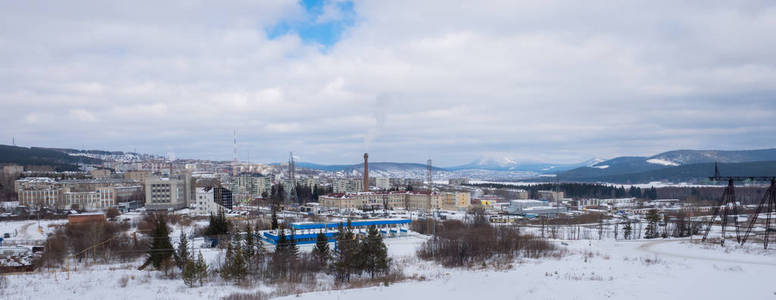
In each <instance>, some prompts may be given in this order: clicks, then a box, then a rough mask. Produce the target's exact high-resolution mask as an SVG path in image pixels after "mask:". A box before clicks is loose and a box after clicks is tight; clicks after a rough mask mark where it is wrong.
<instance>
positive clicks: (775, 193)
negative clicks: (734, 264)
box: [741, 178, 776, 249]
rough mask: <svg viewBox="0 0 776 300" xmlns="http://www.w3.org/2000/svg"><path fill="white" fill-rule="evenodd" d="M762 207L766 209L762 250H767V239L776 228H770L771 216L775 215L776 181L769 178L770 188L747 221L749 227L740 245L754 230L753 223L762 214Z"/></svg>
mask: <svg viewBox="0 0 776 300" xmlns="http://www.w3.org/2000/svg"><path fill="white" fill-rule="evenodd" d="M763 206H767V209H766V210H765V230H764V231H763V248H764V249H768V237H769V236H770V234H771V232H776V228H771V227H772V226H771V215H774V214H776V179H774V178H771V186H770V187H768V190H767V191H766V192H765V195H763V199H762V200H761V201H760V204H759V205H757V210H755V211H754V214H753V215H752V219H751V220H750V221H749V226H747V227H746V233H744V238H743V239H741V245H743V244H744V243H746V240H747V239H748V238H749V234H750V233H751V232H752V228H754V225H755V223H757V218H758V217H759V216H760V214H761V213H763V211H762V209H763Z"/></svg>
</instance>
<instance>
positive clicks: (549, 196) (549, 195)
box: [538, 191, 563, 202]
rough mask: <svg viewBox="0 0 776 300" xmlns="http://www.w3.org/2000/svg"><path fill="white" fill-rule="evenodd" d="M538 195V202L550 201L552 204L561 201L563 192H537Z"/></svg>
mask: <svg viewBox="0 0 776 300" xmlns="http://www.w3.org/2000/svg"><path fill="white" fill-rule="evenodd" d="M538 193H539V199H540V200H546V201H552V202H560V201H563V192H556V191H538Z"/></svg>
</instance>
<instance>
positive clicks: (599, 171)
mask: <svg viewBox="0 0 776 300" xmlns="http://www.w3.org/2000/svg"><path fill="white" fill-rule="evenodd" d="M757 161H776V149H762V150H739V151H720V150H675V151H668V152H663V153H660V154H657V155H654V156H649V157H645V156H623V157H617V158H614V159H610V160H606V161H602V162H599V163H597V164H593V165H591V166H589V167H580V168H576V169H572V170H568V171H565V172H559V173H557V174H558V178H562V179H564V180H578V181H590V180H592V181H597V180H599V178H620V177H622V176H619V175H626V174H628V175H632V174H642V173H644V174H653V175H655V176H658V175H657V174H664V175H671V176H673V175H674V174H673V173H672V172H678V170H684V169H683V168H679V169H677V168H676V167H681V166H692V165H696V164H708V163H714V162H720V163H731V164H736V163H746V162H757ZM692 168H693V167H689V168H687V169H692ZM659 170H664V171H662V172H659ZM712 170H713V168H712ZM746 170H750V169H746ZM742 171H743V170H742ZM752 171H754V170H752ZM677 176H678V174H677ZM659 180H667V178H660V179H659Z"/></svg>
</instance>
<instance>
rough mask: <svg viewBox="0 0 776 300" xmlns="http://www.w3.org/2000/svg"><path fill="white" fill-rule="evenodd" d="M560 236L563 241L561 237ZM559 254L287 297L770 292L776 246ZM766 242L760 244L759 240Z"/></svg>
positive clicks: (662, 245)
mask: <svg viewBox="0 0 776 300" xmlns="http://www.w3.org/2000/svg"><path fill="white" fill-rule="evenodd" d="M559 243H560V242H559ZM564 243H566V244H568V246H564V245H562V244H559V246H560V247H562V248H565V249H567V251H568V254H567V255H566V256H563V257H561V258H545V259H538V260H536V259H527V260H523V261H521V262H518V263H515V264H513V266H512V268H511V269H508V270H494V269H493V268H489V269H481V270H466V269H444V268H441V267H438V266H434V265H433V264H430V263H426V262H418V261H416V262H415V264H413V266H411V267H409V268H407V267H405V272H409V273H412V272H418V273H420V274H422V275H423V276H425V278H427V280H425V281H408V282H403V283H399V284H394V285H391V286H389V287H371V288H364V289H355V290H343V291H330V292H316V293H309V294H302V295H299V296H298V297H297V296H296V295H294V296H289V297H287V298H286V299H738V298H748V299H773V297H776V286H774V285H773V280H772V277H771V276H766V274H773V272H776V250H771V251H767V252H763V251H756V250H754V249H738V248H736V247H729V248H728V249H725V250H723V249H721V248H720V247H719V246H714V247H707V246H703V245H696V244H691V243H689V242H688V241H683V240H668V241H663V240H657V241H618V242H615V241H612V240H604V241H597V240H596V241H565V242H564ZM760 247H761V246H760Z"/></svg>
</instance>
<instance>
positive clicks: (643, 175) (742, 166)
mask: <svg viewBox="0 0 776 300" xmlns="http://www.w3.org/2000/svg"><path fill="white" fill-rule="evenodd" d="M718 167H719V172H720V174H721V175H723V176H765V177H776V161H756V162H742V163H720V164H718ZM712 175H714V163H700V164H688V165H682V166H675V167H666V168H660V169H655V170H650V171H644V172H638V173H629V174H615V175H603V176H598V177H593V178H578V179H577V181H595V182H609V183H623V184H635V183H649V182H655V181H666V182H672V183H679V182H688V183H708V182H710V181H709V179H708V177H710V176H712ZM561 179H563V180H565V178H561Z"/></svg>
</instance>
